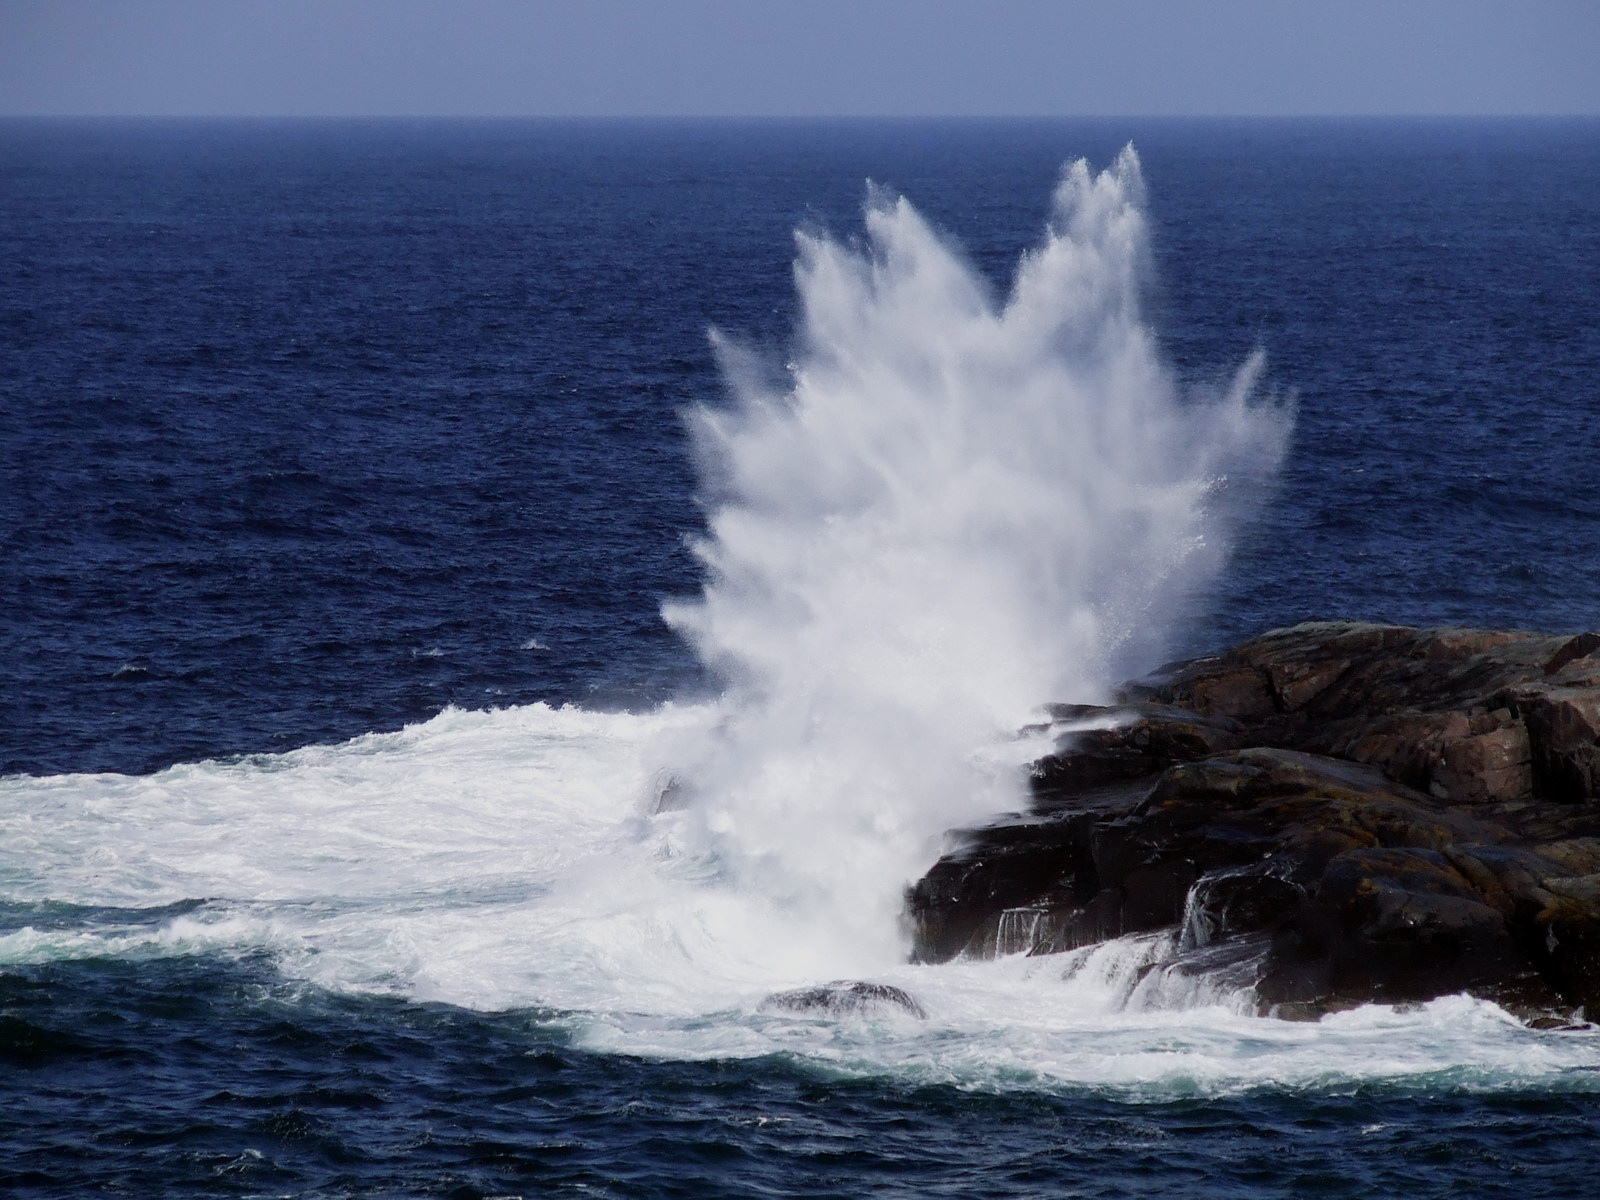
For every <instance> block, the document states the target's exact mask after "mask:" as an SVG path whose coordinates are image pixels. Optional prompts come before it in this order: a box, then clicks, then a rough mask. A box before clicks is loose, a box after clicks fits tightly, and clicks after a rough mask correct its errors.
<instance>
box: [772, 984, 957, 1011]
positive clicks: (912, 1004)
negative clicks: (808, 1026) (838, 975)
mask: <svg viewBox="0 0 1600 1200" xmlns="http://www.w3.org/2000/svg"><path fill="white" fill-rule="evenodd" d="M761 1008H762V1010H763V1011H767V1012H771V1011H778V1012H792V1013H824V1014H826V1015H828V1016H856V1015H869V1014H872V1013H875V1012H903V1013H909V1014H910V1015H911V1016H913V1017H920V1018H924V1019H925V1018H926V1017H927V1015H928V1014H927V1012H926V1011H925V1010H924V1009H923V1007H922V1005H921V1004H919V1003H917V1000H916V998H915V997H913V996H912V995H911V993H910V992H907V991H906V990H905V989H903V988H897V987H895V986H894V985H893V984H888V983H867V982H864V981H862V980H859V979H839V980H835V981H834V982H832V983H824V984H819V985H818V986H816V987H808V988H796V989H795V990H794V991H791V992H774V993H773V994H772V995H770V996H768V997H767V998H766V999H765V1000H763V1001H762V1002H761Z"/></svg>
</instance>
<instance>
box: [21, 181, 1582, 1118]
mask: <svg viewBox="0 0 1600 1200" xmlns="http://www.w3.org/2000/svg"><path fill="white" fill-rule="evenodd" d="M1143 203H1144V198H1143V185H1142V181H1141V179H1140V172H1139V164H1138V160H1137V157H1136V156H1135V155H1134V154H1133V152H1132V151H1131V150H1128V151H1125V152H1124V153H1123V155H1122V156H1121V157H1120V158H1119V159H1118V160H1117V161H1116V163H1115V164H1114V165H1113V166H1112V167H1111V168H1110V169H1108V170H1106V171H1104V172H1101V173H1095V172H1093V171H1091V170H1090V168H1089V167H1088V166H1087V164H1084V163H1081V162H1080V163H1075V164H1073V165H1071V166H1070V167H1069V168H1068V169H1067V171H1066V172H1065V173H1064V175H1063V178H1062V181H1061V183H1060V186H1059V188H1058V191H1057V194H1056V196H1055V200H1054V208H1053V213H1052V216H1051V219H1050V222H1049V224H1048V226H1047V229H1046V231H1045V235H1044V237H1043V240H1042V242H1041V243H1040V245H1039V246H1038V247H1037V248H1036V249H1035V250H1033V251H1030V252H1029V253H1028V254H1026V255H1025V256H1024V257H1023V259H1022V261H1021V262H1020V264H1019V266H1018V269H1017V273H1016V276H1015V279H1014V282H1013V284H1012V287H1011V289H1010V291H1009V292H1008V293H1007V294H1006V295H1004V296H996V295H995V294H994V293H993V291H992V289H991V287H990V286H989V285H988V284H987V283H986V282H985V281H984V280H983V279H982V277H981V276H980V274H979V273H978V272H976V271H975V270H974V269H973V268H972V267H971V266H970V265H969V264H967V263H966V262H965V261H964V259H963V257H962V255H961V253H960V252H959V250H958V249H957V248H955V247H953V246H952V245H950V244H949V243H948V242H946V241H945V240H944V239H943V238H942V237H941V236H940V235H939V234H938V233H937V232H936V231H935V230H934V229H932V228H931V227H930V226H929V225H928V224H927V223H926V222H924V221H923V220H922V218H921V217H920V216H919V215H918V214H917V213H916V211H915V210H914V209H913V208H912V207H911V205H910V204H909V203H908V202H907V201H906V200H904V199H901V198H899V197H896V196H894V195H892V194H889V193H886V192H881V191H874V192H873V193H872V194H871V195H870V197H869V201H868V204H867V207H866V211H865V233H864V235H863V236H862V237H861V238H860V239H857V240H853V241H852V240H841V239H839V238H836V237H833V236H831V235H829V234H827V233H825V232H820V231H806V232H803V233H802V234H801V235H800V236H799V255H798V262H797V266H796V284H797V287H798V290H799V295H800V298H801V306H802V322H801V328H800V330H799V332H798V335H797V338H796V343H795V346H794V348H793V349H792V351H791V352H790V353H789V355H787V356H781V355H780V356H777V357H772V356H769V355H767V354H764V353H763V352H762V350H761V349H760V348H750V347H745V346H743V345H741V344H739V343H738V342H737V340H736V339H734V338H731V337H727V336H723V335H718V336H717V344H718V347H719V353H720V355H721V358H722V361H723V366H724V374H725V378H726V380H727V384H728V391H729V394H728V396H727V397H726V398H724V399H723V400H722V401H721V402H715V403H708V404H707V405H706V406H705V407H704V408H702V409H700V410H698V411H696V412H695V413H693V414H691V415H690V418H689V419H690V422H691V425H692V428H693V430H694V434H695V442H696V445H697V448H698V453H699V455H700V468H701V479H702V489H703V495H702V500H703V503H704V505H705V510H706V516H707V527H706V533H705V535H704V537H703V538H702V539H701V540H700V541H699V542H698V543H697V545H696V553H697V555H698V557H699V558H700V560H701V562H702V564H703V566H704V572H705V580H706V582H705V587H704V590H703V592H702V593H701V595H699V596H698V597H691V598H684V599H680V600H676V601H673V602H671V603H669V604H667V605H666V606H665V608H664V617H665V619H666V620H667V621H668V622H669V624H671V625H672V626H673V628H675V629H676V630H677V631H679V632H680V633H681V634H682V636H683V637H685V638H686V639H687V640H688V641H689V643H690V644H691V645H692V646H693V647H694V648H695V650H696V652H697V654H698V655H699V656H700V658H701V660H702V662H703V663H704V664H705V666H706V668H707V670H708V672H709V674H710V675H711V676H712V677H713V678H714V679H715V680H716V681H717V683H718V687H717V689H716V692H715V694H714V695H712V696H710V697H707V698H700V699H685V700H681V701H678V702H675V703H669V704H664V705H661V706H659V707H657V708H655V709H653V710H651V711H645V712H604V711H593V710H589V709H584V708H580V707H575V706H566V707H551V706H548V705H544V704H534V705H529V706H523V707H518V708H511V709H504V710H498V711H494V710H491V711H475V712H469V711H462V710H458V709H448V710H446V711H444V712H443V713H441V714H440V715H438V716H436V717H434V718H433V719H431V720H429V721H426V722H423V723H420V724H417V725H412V726H409V727H407V728H405V729H403V730H400V731H398V732H395V733H384V734H369V735H366V736H364V737H360V738H357V739H355V740H353V741H350V742H346V743H343V744H339V745H330V746H308V747H304V748H302V749H298V750H294V751H290V752H288V753H285V754H279V755H255V756H249V757H244V758H239V759H233V760H226V761H206V762H198V763H189V764H181V765H177V766H173V767H170V768H168V769H166V770H163V771H159V772H156V773H154V774H151V775H145V776H125V775H61V776H54V777H46V778H32V777H11V778H7V779H4V780H0V813H3V815H0V894H3V895H4V896H5V897H6V898H7V900H8V901H10V902H11V903H13V904H15V905H22V906H27V907H28V909H29V912H30V913H31V915H32V919H31V921H30V923H29V924H27V925H25V926H23V927H21V928H19V929H16V930H15V931H13V932H10V933H7V934H4V935H0V969H3V968H4V967H6V966H10V965H21V964H46V963H51V962H60V961H68V960H78V959H91V958H104V957H115V958H126V959H135V960H137V959H149V958H163V957H172V956H181V955H200V954H222V955H237V956H240V957H249V956H259V955H267V956H269V957H270V959H271V961H272V962H273V963H274V965H275V968H276V970H277V971H278V972H279V973H280V974H281V975H282V977H283V978H284V979H285V980H287V981H290V982H292V983H294V984H296V985H300V986H304V987H307V988H316V989H324V990H328V991H333V992H339V993H349V994H358V995H367V994H370V995H384V996H395V997H400V998H403V999H405V1000H408V1001H414V1002H418V1003H439V1004H447V1005H456V1006H462V1007H466V1008H471V1009H477V1010H484V1011H514V1012H523V1013H526V1014H527V1016H528V1019H529V1020H530V1021H531V1022H535V1023H537V1024H539V1025H541V1026H546V1027H550V1028H558V1029H560V1030H562V1031H564V1033H565V1035H566V1036H567V1037H569V1038H570V1039H571V1040H572V1042H573V1044H575V1045H578V1046H580V1047H583V1048H587V1049H593V1050H597V1051H602V1052H614V1053H618V1054H626V1055H635V1056H644V1057H651V1058H665V1059H693V1060H706V1059H720V1058H759V1057H763V1056H769V1055H777V1056H782V1057H784V1058H787V1059H792V1060H795V1061H798V1062H802V1063H805V1064H808V1065H809V1066H811V1067H812V1068H814V1069H815V1070H817V1071H820V1072H824V1073H826V1074H830V1075H837V1076H845V1077H875V1076H881V1075H887V1076H891V1077H896V1078H904V1079H906V1080H909V1081H914V1082H918V1083H922V1082H950V1083H955V1084H958V1085H960V1086H963V1087H971V1088H980V1089H1034V1088H1044V1089H1051V1088H1058V1087H1063V1086H1073V1087H1078V1086H1088V1087H1092V1088H1096V1089H1105V1090H1108V1091H1110V1092H1111V1093H1113V1094H1117V1095H1126V1096H1129V1097H1132V1098H1145V1097H1151V1098H1159V1097H1167V1096H1173V1095H1180V1096H1182V1095H1212V1094H1221V1093H1227V1092H1231V1091H1235V1090H1238V1089H1242V1088H1251V1087H1255V1086H1265V1085H1271V1086H1288V1087H1306V1088H1316V1089H1327V1088H1340V1087H1347V1086H1352V1085H1355V1084H1360V1083H1365V1082H1371V1081H1391V1080H1405V1081H1416V1082H1420V1083H1421V1084H1423V1085H1424V1086H1434V1085H1438V1086H1450V1087H1455V1088H1466V1089H1468V1090H1472V1089H1477V1088H1482V1089H1487V1090H1495V1089H1502V1088H1518V1087H1524V1086H1529V1085H1537V1086H1539V1087H1540V1088H1544V1089H1549V1088H1552V1087H1555V1088H1573V1089H1578V1090H1592V1089H1593V1087H1594V1082H1593V1081H1594V1080H1595V1079H1596V1076H1595V1074H1594V1072H1595V1071H1600V1038H1596V1037H1595V1036H1594V1035H1592V1034H1590V1033H1576V1034H1574V1033H1567V1034H1562V1035H1551V1034H1548V1033H1540V1032H1536V1031H1532V1030H1528V1029H1526V1028H1524V1027H1522V1026H1521V1025H1520V1024H1518V1023H1517V1022H1516V1021H1515V1020H1513V1019H1512V1018H1510V1017H1509V1016H1507V1015H1506V1014H1505V1013H1503V1012H1502V1011H1501V1010H1499V1009H1497V1008H1495V1007H1494V1006H1492V1005H1489V1004H1486V1003H1483V1002H1479V1001H1473V1000H1468V999H1465V998H1447V999H1444V1000H1440V1001H1436V1002H1434V1003H1432V1004H1429V1005H1425V1006H1420V1007H1417V1008H1413V1009H1409V1010H1403V1011H1402V1010H1395V1009H1390V1008H1380V1007H1371V1008H1366V1009H1360V1010H1356V1011H1353V1012H1348V1013H1343V1014H1338V1015H1335V1016H1331V1017H1327V1018H1325V1019H1323V1020H1322V1021H1320V1022H1315V1023H1306V1022H1287V1021H1280V1020H1275V1019H1271V1018H1264V1017H1260V1016H1256V1015H1253V1013H1252V1011H1251V1005H1250V1001H1249V996H1248V992H1247V991H1246V990H1241V989H1238V988H1230V987H1228V986H1224V985H1222V984H1220V983H1218V982H1216V981H1212V980H1208V979H1206V978H1204V977H1179V976H1170V975H1167V974H1164V973H1162V972H1160V971H1149V970H1147V968H1148V967H1149V966H1150V964H1152V963H1153V962H1155V961H1157V959H1158V958H1159V957H1160V950H1161V948H1162V946H1161V944H1160V941H1159V939H1156V938H1151V937H1148V936H1146V937H1136V938H1126V939H1120V940H1118V941H1116V942H1113V943H1108V944H1107V945H1105V946H1101V947H1091V948H1088V949H1085V950H1081V951H1077V952H1075V953H1073V954H1069V955H1060V956H1047V957H1038V958H1031V957H1027V956H1025V955H1012V956H1008V957H1002V958H999V959H997V960H993V961H960V962H955V963H951V964H945V965H942V966H923V965H912V964H910V963H908V962H907V961H906V942H905V937H904V931H903V930H902V928H901V926H900V906H901V902H902V896H903V892H904V889H905V887H906V886H907V885H908V884H909V883H910V882H912V881H914V880H915V879H916V878H917V877H918V876H919V875H920V874H921V872H923V871H924V870H926V869H927V867H928V866H930V865H931V864H932V862H933V861H934V860H935V859H936V858H937V856H938V854H939V853H940V851H941V848H942V847H943V845H944V837H945V834H946V832H947V831H949V830H951V829H953V828H959V827H961V826H964V825H972V824H977V823H981V822H982V821H984V820H985V819H988V818H991V817H994V816H996V815H998V814H1000V813H1005V812H1014V811H1017V810H1020V809H1022V808H1023V807H1025V806H1026V802H1027V797H1026V786H1025V785H1026V780H1025V770H1024V768H1025V764H1026V763H1027V762H1028V761H1029V760H1030V759H1031V758H1033V757H1036V756H1037V755H1038V754H1040V753H1042V752H1043V751H1044V750H1045V749H1046V748H1047V747H1048V742H1046V741H1044V740H1042V739H1041V738H1040V737H1038V736H1035V737H1031V738H1030V737H1027V736H1022V735H1020V734H1019V733H1018V731H1019V730H1021V729H1022V728H1024V727H1025V726H1026V725H1028V724H1029V722H1030V721H1034V720H1037V714H1038V706H1039V705H1041V704H1043V703H1046V702H1049V701H1055V700H1070V701H1076V702H1095V701H1099V700H1103V699H1105V698H1106V696H1107V694H1108V691H1109V689H1110V688H1111V687H1112V686H1114V685H1115V683H1116V682H1117V681H1119V680H1120V679H1123V678H1126V677H1128V676H1130V675H1134V674H1137V673H1139V672H1140V671H1142V670H1144V669H1147V668H1149V667H1150V666H1152V665H1154V664H1155V663H1157V662H1159V661H1160V658H1161V655H1162V653H1163V652H1164V650H1165V649H1166V647H1167V646H1168V645H1169V644H1171V642H1172V641H1173V640H1174V639H1175V636H1176V630H1177V629H1178V628H1179V625H1180V623H1181V622H1182V621H1183V620H1184V619H1185V617H1186V616H1187V615H1188V613H1189V612H1190V611H1191V609H1192V606H1193V605H1194V603H1195V602H1196V598H1197V597H1199V596H1201V595H1202V594H1203V590H1204V587H1205V585H1206V583H1207V581H1208V580H1210V579H1211V578H1212V577H1213V576H1214V575H1215V573H1216V572H1217V571H1218V570H1219V569H1220V567H1221V565H1222V564H1223V562H1224V561H1225V559H1226V555H1227V551H1228V548H1229V545H1230V541H1231V539H1232V537H1233V535H1234V534H1235V532H1236V530H1237V529H1238V527H1239V523H1240V522H1241V521H1243V520H1246V519H1248V517H1249V514H1250V512H1251V510H1252V507H1253V506H1254V505H1257V504H1259V503H1260V502H1261V501H1262V499H1263V498H1264V497H1265V496H1267V495H1269V494H1270V488H1271V482H1272V478H1273V475H1274V472H1275V470H1276V468H1277V465H1278V463H1279V462H1280V461H1281V459H1282V456H1283V454H1284V452H1285V449H1286V446H1287V442H1288V437H1289V428H1290V411H1289V407H1288V405H1287V404H1286V403H1284V402H1283V401H1281V400H1274V399H1273V398H1272V397H1270V396H1269V397H1265V398H1263V397H1262V395H1261V392H1262V386H1261V379H1262V373H1263V371H1264V360H1263V359H1262V358H1261V356H1259V355H1256V356H1252V357H1251V358H1250V359H1248V360H1247V361H1246V362H1245V363H1244V365H1243V366H1242V367H1240V368H1239V369H1238V370H1237V371H1235V372H1233V373H1232V374H1231V375H1227V376H1223V375H1219V376H1218V381H1217V382H1216V383H1215V384H1214V385H1213V386H1211V387H1203V388H1192V387H1189V388H1186V387H1181V386H1180V385H1179V383H1178V382H1177V381H1176V379H1175V378H1174V375H1173V372H1172V371H1171V369H1170V368H1169V367H1168V366H1167V365H1166V364H1165V363H1164V361H1163V358H1162V355H1161V352H1160V345H1159V341H1158V339H1157V336H1156V334H1155V332H1154V331H1153V330H1152V329H1151V328H1150V326H1149V323H1148V321H1147V319H1146V317H1145V315H1144V312H1143V308H1142V305H1141V297H1142V294H1143V291H1144V289H1145V288H1146V287H1147V286H1148V285H1149V282H1150V273H1151V270H1152V264H1151V262H1150V251H1149V233H1148V229H1147V228H1146V223H1145V217H1144V212H1143ZM841 978H867V979H871V980H873V981H877V982H884V983H890V984H894V985H897V986H900V987H903V988H905V989H906V990H907V991H909V992H910V993H912V994H913V995H915V996H916V997H917V998H918V1000H919V1001H920V1002H921V1003H922V1005H923V1007H924V1008H925V1009H926V1010H927V1014H928V1016H927V1018H926V1020H920V1019H916V1018H913V1017H911V1016H909V1015H905V1014H895V1013H875V1014H867V1015H857V1016H842V1017H841V1016H826V1015H820V1014H812V1015H794V1014H781V1013H773V1012H770V1011H766V1010H764V1009H763V1008H762V1001H763V1000H764V999H765V998H766V997H767V996H768V995H770V994H771V993H773V992H775V991H780V990H783V989H786V988H791V987H801V986H806V985H811V984H815V983H819V982H826V981H829V980H833V979H841Z"/></svg>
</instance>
